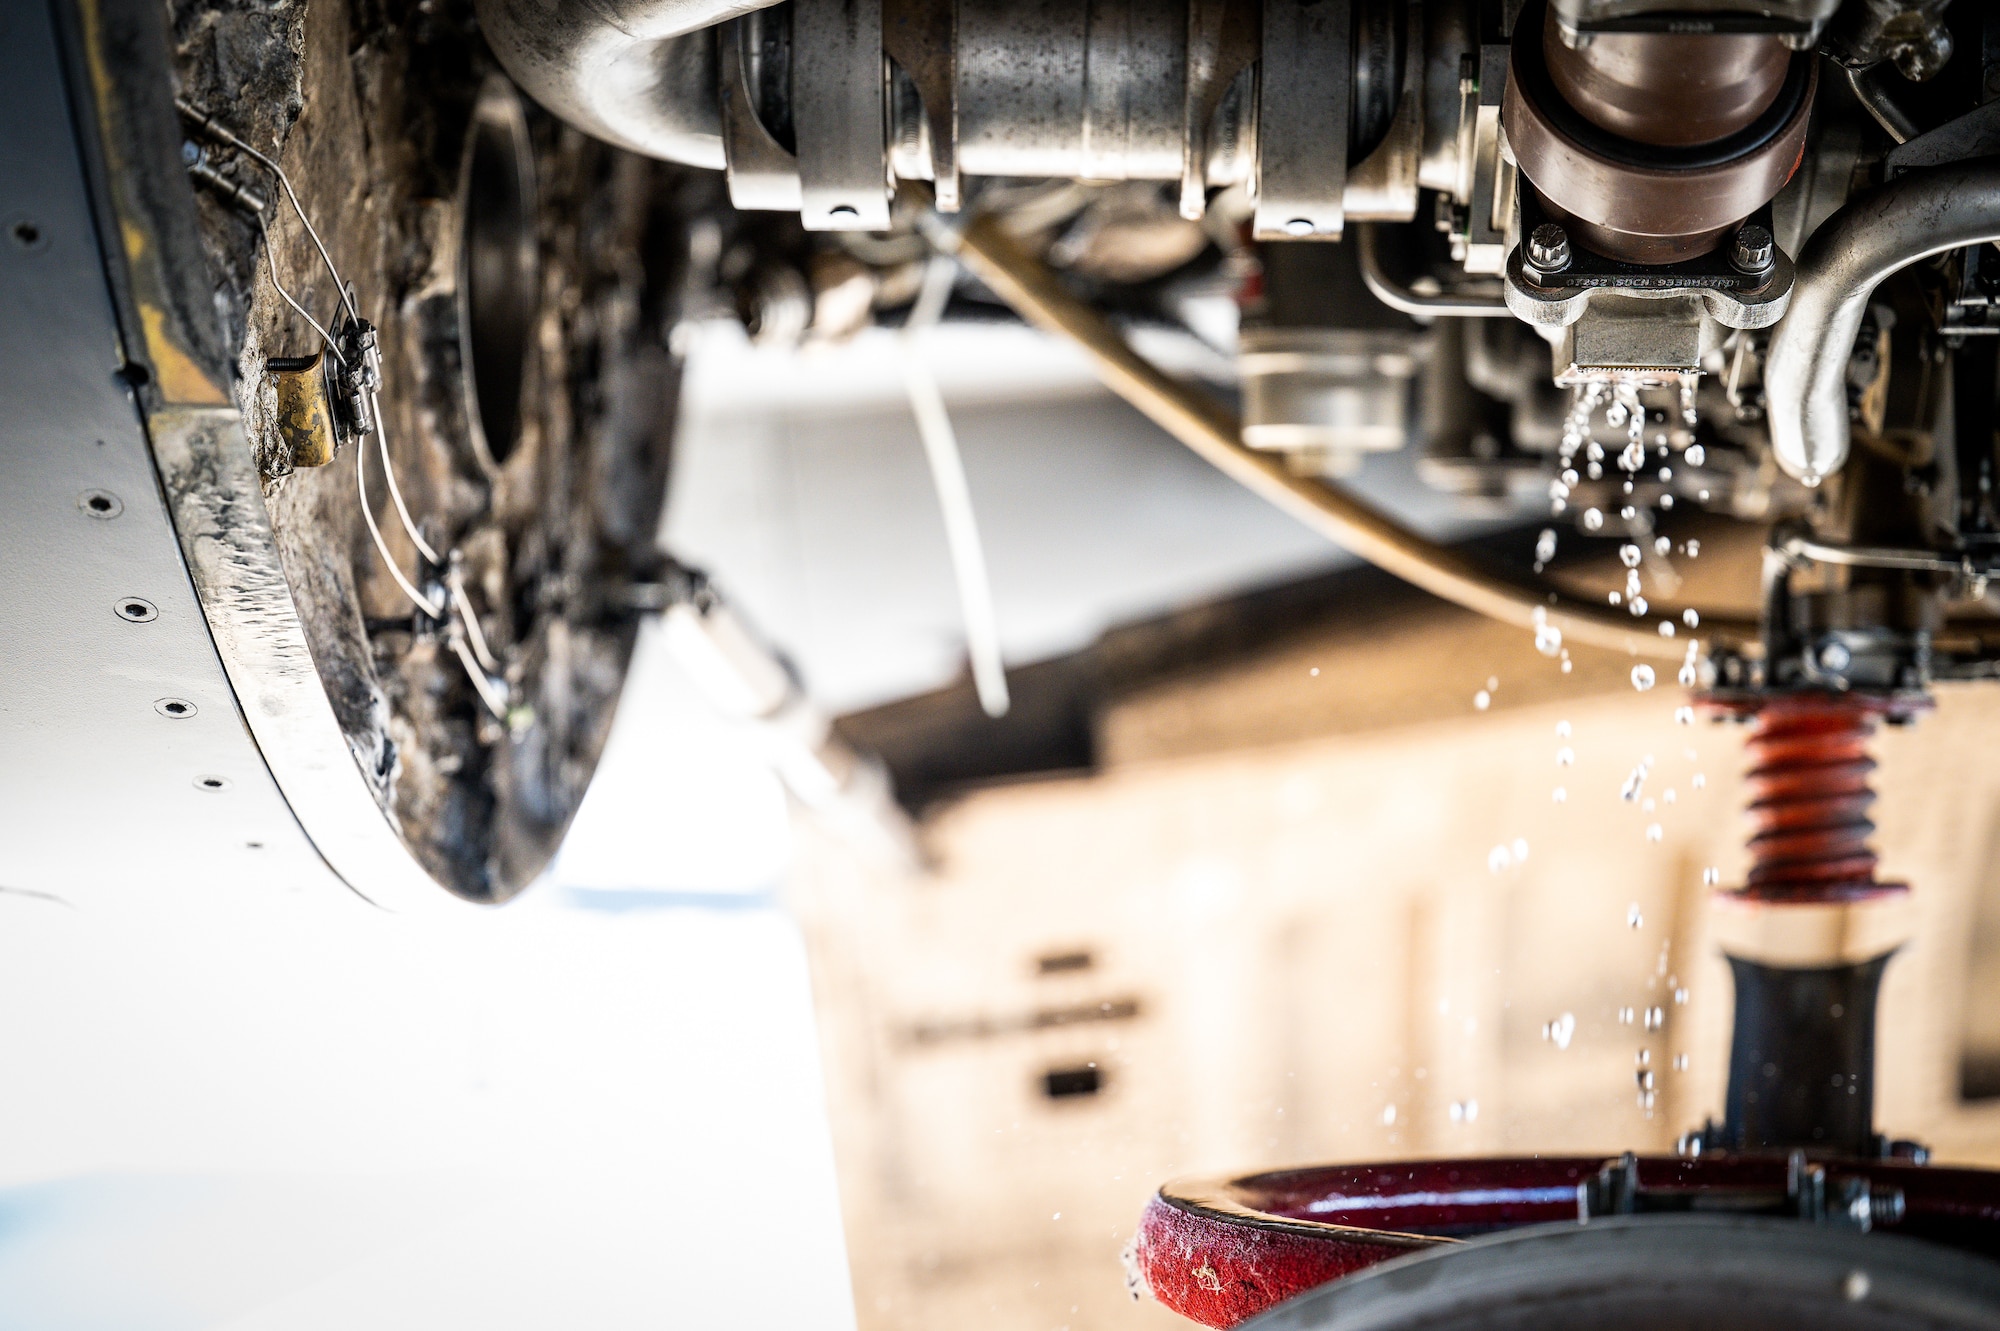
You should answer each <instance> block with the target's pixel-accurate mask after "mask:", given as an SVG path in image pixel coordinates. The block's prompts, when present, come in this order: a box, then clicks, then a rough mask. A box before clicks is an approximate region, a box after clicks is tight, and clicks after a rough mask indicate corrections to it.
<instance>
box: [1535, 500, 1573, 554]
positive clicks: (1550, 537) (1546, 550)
mask: <svg viewBox="0 0 2000 1331" xmlns="http://www.w3.org/2000/svg"><path fill="white" fill-rule="evenodd" d="M1565 497H1566V496H1565ZM1555 557H1556V529H1555V528H1554V527H1544V528H1542V534H1541V535H1540V536H1537V537H1536V538H1535V558H1537V559H1539V560H1541V561H1542V562H1543V563H1544V564H1546V563H1548V562H1549V561H1550V560H1551V559H1554V558H1555Z"/></svg>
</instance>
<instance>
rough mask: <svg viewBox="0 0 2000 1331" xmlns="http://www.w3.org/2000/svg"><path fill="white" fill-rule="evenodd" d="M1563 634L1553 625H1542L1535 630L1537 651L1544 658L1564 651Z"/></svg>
mask: <svg viewBox="0 0 2000 1331" xmlns="http://www.w3.org/2000/svg"><path fill="white" fill-rule="evenodd" d="M1562 645H1563V632H1562V630H1561V629H1559V628H1557V627H1556V626H1555V625H1553V624H1542V625H1539V626H1537V627H1536V629H1535V650H1536V651H1538V652H1540V653H1541V654H1542V655H1543V656H1554V655H1555V654H1556V653H1557V652H1560V651H1561V650H1562Z"/></svg>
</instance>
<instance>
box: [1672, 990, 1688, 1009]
mask: <svg viewBox="0 0 2000 1331" xmlns="http://www.w3.org/2000/svg"><path fill="white" fill-rule="evenodd" d="M1687 1001H1688V991H1687V989H1686V988H1685V987H1682V988H1679V989H1676V990H1674V1006H1675V1007H1686V1006H1687Z"/></svg>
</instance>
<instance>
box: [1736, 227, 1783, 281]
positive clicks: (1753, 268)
mask: <svg viewBox="0 0 2000 1331" xmlns="http://www.w3.org/2000/svg"><path fill="white" fill-rule="evenodd" d="M1777 256H1778V245H1777V242H1776V241H1774V240H1772V239H1771V231H1770V228H1769V227H1765V226H1759V225H1758V224H1757V223H1755V222H1751V223H1749V224H1748V225H1745V226H1743V227H1740V228H1738V229H1737V232H1736V240H1735V243H1734V244H1733V245H1731V246H1730V249H1729V262H1730V265H1731V266H1732V267H1734V268H1735V269H1736V270H1737V271H1738V272H1741V273H1761V272H1764V271H1766V270H1767V269H1769V268H1770V266H1771V264H1772V262H1773V261H1774V260H1775V259H1776V258H1777Z"/></svg>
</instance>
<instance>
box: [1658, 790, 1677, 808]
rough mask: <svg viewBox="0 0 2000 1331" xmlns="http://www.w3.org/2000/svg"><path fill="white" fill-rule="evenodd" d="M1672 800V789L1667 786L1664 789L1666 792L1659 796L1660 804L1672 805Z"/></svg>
mask: <svg viewBox="0 0 2000 1331" xmlns="http://www.w3.org/2000/svg"><path fill="white" fill-rule="evenodd" d="M1674 798H1675V797H1674V788H1673V787H1672V786H1668V787H1667V788H1666V791H1665V792H1664V793H1663V794H1662V795H1661V796H1660V803H1662V804H1672V803H1673V802H1674Z"/></svg>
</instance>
